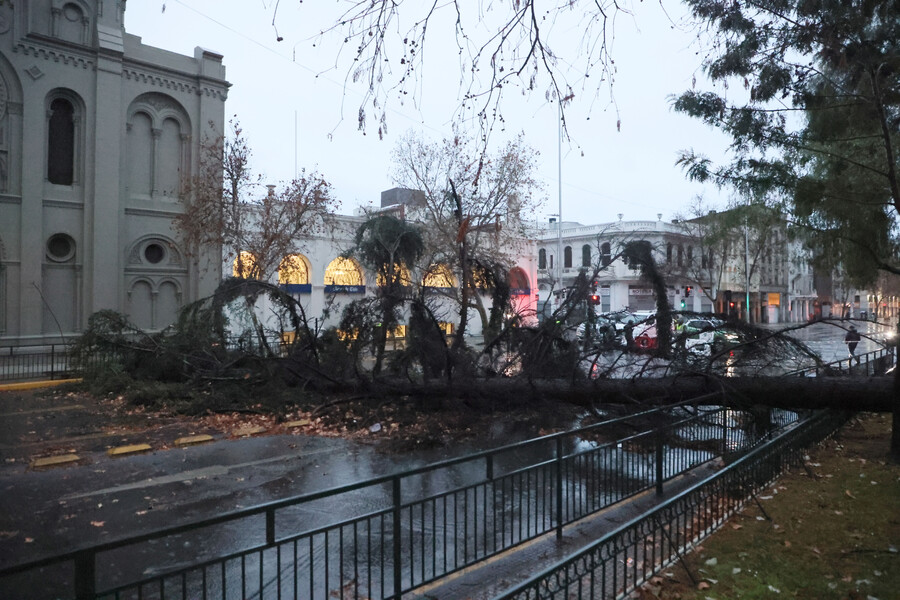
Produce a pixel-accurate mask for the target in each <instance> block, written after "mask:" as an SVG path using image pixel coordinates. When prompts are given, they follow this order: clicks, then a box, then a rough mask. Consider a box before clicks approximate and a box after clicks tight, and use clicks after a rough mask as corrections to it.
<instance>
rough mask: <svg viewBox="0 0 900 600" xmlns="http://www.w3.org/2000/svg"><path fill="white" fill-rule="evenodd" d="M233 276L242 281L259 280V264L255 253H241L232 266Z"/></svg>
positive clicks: (243, 251)
mask: <svg viewBox="0 0 900 600" xmlns="http://www.w3.org/2000/svg"><path fill="white" fill-rule="evenodd" d="M232 274H233V275H234V276H235V277H238V278H240V279H259V275H260V272H259V264H258V263H257V262H256V257H255V256H254V255H253V253H251V252H247V251H246V250H242V251H241V252H239V253H238V255H237V257H235V259H234V263H233V265H232Z"/></svg>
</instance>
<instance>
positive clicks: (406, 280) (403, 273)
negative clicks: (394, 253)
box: [375, 263, 412, 287]
mask: <svg viewBox="0 0 900 600" xmlns="http://www.w3.org/2000/svg"><path fill="white" fill-rule="evenodd" d="M394 272H395V273H398V275H397V276H398V277H399V281H398V283H399V284H400V285H402V286H409V285H411V284H412V279H410V276H409V269H407V268H406V265H404V264H402V263H401V264H396V265H394ZM386 283H387V282H386V281H385V277H384V274H383V273H381V271H379V272H378V273H376V275H375V285H377V286H378V287H384V286H385V284H386Z"/></svg>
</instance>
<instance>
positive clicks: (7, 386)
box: [0, 379, 81, 392]
mask: <svg viewBox="0 0 900 600" xmlns="http://www.w3.org/2000/svg"><path fill="white" fill-rule="evenodd" d="M79 382H81V379H52V380H46V381H22V382H20V383H4V384H0V392H20V391H23V390H36V389H38V388H45V387H55V386H57V385H63V384H64V383H79Z"/></svg>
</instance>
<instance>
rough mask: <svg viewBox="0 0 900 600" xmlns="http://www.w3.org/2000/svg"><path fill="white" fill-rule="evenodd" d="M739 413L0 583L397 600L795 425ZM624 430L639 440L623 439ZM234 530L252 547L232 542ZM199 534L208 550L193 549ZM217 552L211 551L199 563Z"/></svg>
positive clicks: (104, 550)
mask: <svg viewBox="0 0 900 600" xmlns="http://www.w3.org/2000/svg"><path fill="white" fill-rule="evenodd" d="M718 398H719V396H718V395H715V396H714V397H713V396H710V397H704V398H702V399H698V401H699V402H702V403H712V402H715V401H716V400H717V399H718ZM748 416H749V415H747V414H744V413H741V412H739V411H734V410H731V409H727V408H723V407H718V406H699V405H697V404H696V403H682V404H679V405H675V406H670V407H663V408H657V409H653V410H647V411H643V412H639V413H636V414H633V415H628V416H624V417H619V418H615V419H609V420H606V421H604V422H602V423H598V424H595V425H591V426H588V427H582V428H579V429H576V430H573V431H568V432H563V433H558V434H553V435H549V436H544V437H541V438H536V439H534V440H528V441H525V442H520V443H517V444H511V445H507V446H504V447H501V448H497V449H494V450H489V451H484V452H479V453H476V454H472V455H469V456H465V457H460V458H456V459H451V460H447V461H442V462H439V463H434V464H432V465H428V466H425V467H421V468H417V469H412V470H408V471H404V472H402V473H397V474H393V475H387V476H382V477H377V478H374V479H370V480H367V481H363V482H359V483H355V484H352V485H345V486H340V487H337V488H334V489H329V490H324V491H321V492H316V493H311V494H304V495H300V496H295V497H291V498H286V499H282V500H278V501H274V502H270V503H267V504H263V505H260V506H256V507H252V508H247V509H242V510H238V511H234V512H231V513H227V514H223V515H220V516H217V517H214V518H211V519H205V520H203V521H199V522H195V523H190V524H186V525H180V526H176V527H170V528H167V529H165V530H162V531H158V532H153V533H148V534H144V535H138V536H135V537H131V538H128V539H123V540H119V541H113V542H108V543H105V544H100V545H96V546H91V547H89V548H84V549H80V550H77V551H72V552H68V553H65V554H62V555H60V556H55V557H50V558H46V559H42V560H37V561H32V562H30V563H27V564H23V565H18V566H13V567H6V568H3V569H0V584H2V585H33V583H34V581H35V578H37V581H40V582H45V581H46V575H45V574H44V571H43V569H47V568H50V567H54V566H57V567H58V566H59V565H60V564H62V563H65V564H69V565H73V566H74V569H73V571H74V573H73V576H72V579H71V581H68V582H63V583H62V585H63V586H67V590H68V592H67V593H69V594H70V595H71V593H72V591H74V595H75V597H76V598H78V599H79V600H82V599H88V598H92V599H93V598H103V599H116V600H120V599H126V598H127V599H130V598H146V599H148V600H150V599H156V598H159V599H162V598H181V599H187V598H200V597H202V598H222V599H226V598H232V597H248V598H249V597H257V598H264V597H265V598H268V597H276V598H293V599H298V598H308V599H310V600H312V599H314V598H322V599H327V598H331V597H335V594H337V597H340V598H355V599H360V598H399V597H400V596H401V595H402V594H403V593H405V592H407V591H410V590H413V589H415V588H417V587H420V586H422V585H425V584H427V583H430V582H433V581H435V580H437V579H440V578H442V577H444V576H446V575H449V574H451V573H454V572H456V571H459V570H461V569H464V568H466V567H468V566H471V565H473V564H475V563H478V562H480V561H483V560H485V559H487V558H489V557H492V556H494V555H496V554H498V553H500V552H503V551H505V550H508V549H510V548H512V547H514V546H516V545H518V544H521V543H523V542H525V541H528V540H531V539H533V538H535V537H538V536H540V535H544V534H546V533H548V532H553V531H554V530H555V531H556V533H557V535H561V533H562V529H563V527H564V526H566V525H567V524H570V523H573V522H575V521H577V520H579V519H581V518H583V517H585V516H587V515H589V514H591V513H593V512H596V511H599V510H602V509H603V508H606V507H608V506H610V505H612V504H615V503H617V502H620V501H622V500H625V499H627V498H629V497H631V496H633V495H635V494H638V493H641V492H644V491H646V490H648V489H654V488H655V489H656V490H657V491H662V487H663V484H664V482H665V481H667V480H669V479H671V478H673V477H675V476H677V475H679V474H680V473H683V472H685V471H687V470H690V469H692V468H694V467H696V466H698V465H700V464H702V463H705V462H707V461H709V460H711V459H712V458H714V457H716V456H721V455H723V454H729V453H734V452H740V451H745V450H746V449H747V448H750V447H753V446H755V445H756V444H758V443H759V442H760V441H761V440H763V439H766V438H767V437H768V436H770V435H772V433H773V432H775V431H781V430H783V429H784V428H785V427H788V426H790V425H791V424H792V423H794V422H796V421H797V418H798V416H797V415H796V414H794V413H790V412H785V411H769V412H768V413H767V418H766V419H765V420H764V422H763V423H762V426H754V427H748V426H747V422H748V421H750V419H749V418H748ZM757 416H758V415H757ZM625 428H631V429H633V430H635V431H637V433H634V434H632V435H628V436H622V435H621V434H620V432H621V431H622V430H623V429H625ZM528 455H534V456H528ZM437 484H440V485H442V486H443V485H444V484H446V489H437V490H434V489H433V488H434V487H436V485H437ZM360 506H365V507H367V508H366V509H364V510H362V511H360V510H359V507H360ZM217 527H219V528H222V527H225V528H230V529H229V531H230V532H231V533H229V534H228V535H226V534H224V533H223V534H221V535H220V534H219V533H217V529H216V528H217ZM235 529H239V530H241V531H242V532H243V534H242V535H241V536H237V537H239V538H242V540H241V543H242V544H243V545H244V546H249V547H243V548H241V547H236V546H235V544H237V543H238V542H236V541H235V536H234V534H233V531H234V530H235ZM199 533H202V535H203V538H202V539H203V540H204V541H205V543H204V544H198V543H192V542H191V540H192V539H193V538H192V537H191V536H197V535H198V534H199ZM160 544H162V546H163V547H165V549H166V552H165V554H166V555H167V557H168V558H167V561H168V564H169V565H185V564H187V565H189V566H186V567H182V568H177V567H172V568H169V567H168V566H167V565H166V564H163V565H159V564H156V565H149V566H148V565H144V564H141V563H140V560H139V557H140V556H141V553H142V552H145V551H146V554H150V555H153V557H156V556H158V554H159V551H158V548H159V547H160ZM154 545H155V546H154ZM195 547H199V548H200V550H199V551H196V550H194V548H195ZM148 548H149V549H150V550H151V551H148ZM153 548H156V550H155V551H153ZM213 551H218V552H220V553H221V554H220V555H211V556H207V553H208V552H213ZM148 572H150V573H158V574H153V575H150V576H147V575H146V573H148ZM16 581H18V582H19V583H18V584H17V583H16ZM29 581H30V582H31V583H28V582H29ZM11 589H14V588H11ZM29 589H33V588H29Z"/></svg>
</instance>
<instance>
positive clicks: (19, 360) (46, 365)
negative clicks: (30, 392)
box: [0, 344, 73, 381]
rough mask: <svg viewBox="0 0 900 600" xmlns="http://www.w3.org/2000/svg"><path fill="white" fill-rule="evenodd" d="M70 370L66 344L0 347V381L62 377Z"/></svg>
mask: <svg viewBox="0 0 900 600" xmlns="http://www.w3.org/2000/svg"><path fill="white" fill-rule="evenodd" d="M72 371H73V364H72V360H71V355H70V352H69V346H68V345H66V344H45V345H41V346H17V347H4V348H0V381H25V380H29V379H63V378H66V377H69V376H70V373H71V372H72Z"/></svg>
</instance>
